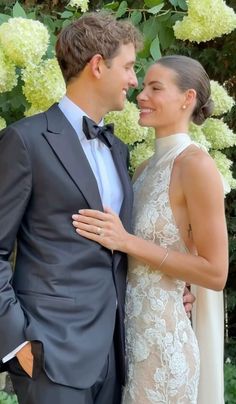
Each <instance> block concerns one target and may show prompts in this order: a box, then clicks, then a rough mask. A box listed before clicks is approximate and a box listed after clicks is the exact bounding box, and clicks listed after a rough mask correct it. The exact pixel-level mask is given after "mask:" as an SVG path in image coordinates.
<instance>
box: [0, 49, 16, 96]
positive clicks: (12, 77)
mask: <svg viewBox="0 0 236 404" xmlns="http://www.w3.org/2000/svg"><path fill="white" fill-rule="evenodd" d="M16 84H17V75H16V66H15V65H14V63H13V62H12V61H11V60H10V59H9V58H8V57H7V56H6V55H5V54H4V52H3V50H2V49H1V47H0V93H2V92H5V91H11V90H12V89H13V87H15V86H16Z"/></svg>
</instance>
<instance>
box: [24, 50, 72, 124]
mask: <svg viewBox="0 0 236 404" xmlns="http://www.w3.org/2000/svg"><path fill="white" fill-rule="evenodd" d="M22 79H23V80H24V86H23V94H24V95H25V97H26V99H27V101H28V102H29V103H30V104H31V108H30V109H29V110H28V111H26V112H25V115H26V116H29V115H33V114H35V113H37V112H42V111H45V110H46V109H48V108H49V107H50V106H51V105H52V104H53V103H54V102H58V101H59V100H60V99H61V98H62V97H63V95H64V94H65V92H66V86H65V82H64V79H63V76H62V73H61V70H60V68H59V65H58V62H57V60H56V59H55V58H54V59H47V60H44V61H43V62H41V63H40V64H39V65H28V66H27V67H26V69H24V70H23V71H22Z"/></svg>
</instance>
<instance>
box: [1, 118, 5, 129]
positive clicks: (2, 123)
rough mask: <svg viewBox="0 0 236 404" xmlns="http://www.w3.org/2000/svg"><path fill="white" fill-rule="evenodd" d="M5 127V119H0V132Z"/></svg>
mask: <svg viewBox="0 0 236 404" xmlns="http://www.w3.org/2000/svg"><path fill="white" fill-rule="evenodd" d="M5 127H6V121H5V119H3V118H1V117H0V130H2V129H4V128H5Z"/></svg>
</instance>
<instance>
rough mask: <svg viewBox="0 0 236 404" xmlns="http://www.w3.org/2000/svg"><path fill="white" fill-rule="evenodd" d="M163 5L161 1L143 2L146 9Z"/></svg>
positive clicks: (149, 0)
mask: <svg viewBox="0 0 236 404" xmlns="http://www.w3.org/2000/svg"><path fill="white" fill-rule="evenodd" d="M161 3H163V0H144V4H145V6H147V7H155V6H158V4H161Z"/></svg>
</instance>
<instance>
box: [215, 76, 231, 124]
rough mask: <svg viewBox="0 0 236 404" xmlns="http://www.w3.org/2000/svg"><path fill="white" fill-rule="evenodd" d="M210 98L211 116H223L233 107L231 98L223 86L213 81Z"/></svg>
mask: <svg viewBox="0 0 236 404" xmlns="http://www.w3.org/2000/svg"><path fill="white" fill-rule="evenodd" d="M211 97H212V99H213V101H214V111H213V115H216V116H218V115H223V114H225V113H226V112H228V111H230V110H231V108H232V107H233V105H234V100H233V98H232V97H230V96H229V95H228V93H227V91H226V90H225V88H224V87H223V86H221V85H220V84H219V83H218V82H217V81H214V80H211Z"/></svg>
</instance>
